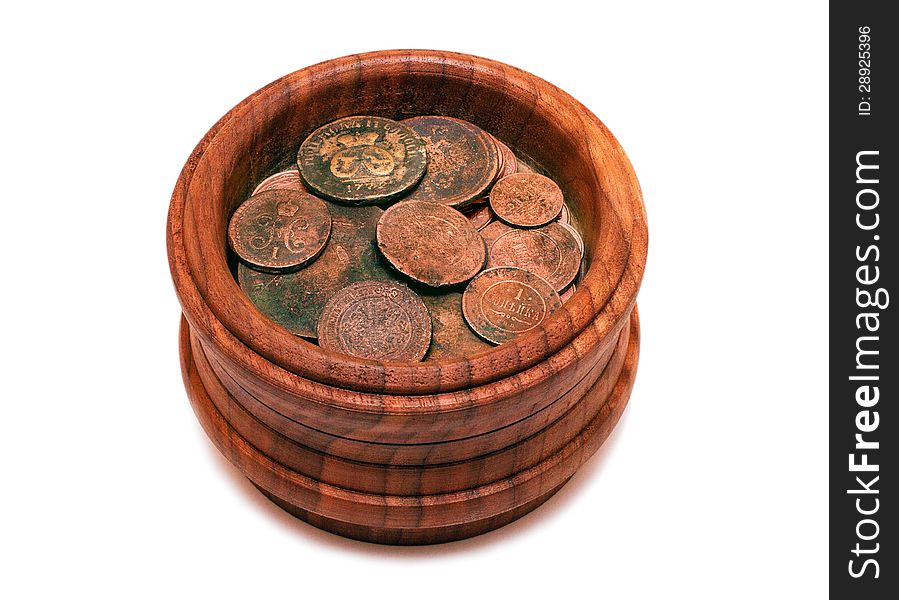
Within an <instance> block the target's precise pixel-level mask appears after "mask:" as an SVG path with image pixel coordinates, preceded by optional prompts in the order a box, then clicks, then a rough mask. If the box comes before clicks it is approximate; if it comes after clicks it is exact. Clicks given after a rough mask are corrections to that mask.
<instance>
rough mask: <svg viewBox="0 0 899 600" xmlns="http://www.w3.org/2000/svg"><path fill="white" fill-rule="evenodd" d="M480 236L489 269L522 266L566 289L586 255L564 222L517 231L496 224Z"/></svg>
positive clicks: (488, 227) (502, 224)
mask: <svg viewBox="0 0 899 600" xmlns="http://www.w3.org/2000/svg"><path fill="white" fill-rule="evenodd" d="M481 235H482V236H483V237H484V241H485V242H486V243H487V267H488V268H489V267H520V268H522V269H527V270H528V271H531V272H532V273H536V274H537V275H539V276H540V277H542V278H543V279H545V280H546V281H547V282H548V283H549V284H550V285H551V286H552V287H553V289H555V290H556V291H561V290H564V289H565V287H566V286H567V285H568V284H569V283H571V282H572V281H573V280H574V278H575V276H577V274H578V269H579V268H580V265H581V258H582V257H583V253H582V252H581V248H580V246H579V245H578V240H577V239H576V238H575V236H574V235H573V234H572V232H571V231H570V230H569V229H567V228H566V227H564V226H563V225H562V223H559V222H557V221H554V222H552V223H550V224H549V225H544V226H543V227H537V228H535V229H516V228H514V227H509V226H508V225H506V224H505V223H503V222H501V221H494V222H493V223H491V224H490V225H488V226H487V227H485V228H484V229H483V230H481Z"/></svg>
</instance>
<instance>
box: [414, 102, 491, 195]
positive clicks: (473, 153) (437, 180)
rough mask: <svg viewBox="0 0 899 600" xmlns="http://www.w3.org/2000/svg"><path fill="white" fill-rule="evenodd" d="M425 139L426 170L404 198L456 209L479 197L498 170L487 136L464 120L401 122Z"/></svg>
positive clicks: (429, 118) (436, 118) (427, 118)
mask: <svg viewBox="0 0 899 600" xmlns="http://www.w3.org/2000/svg"><path fill="white" fill-rule="evenodd" d="M403 123H404V124H406V125H408V126H409V127H411V128H412V129H413V130H414V131H415V132H416V133H417V134H418V135H420V136H421V137H422V139H424V140H425V144H426V147H427V152H428V169H427V172H426V173H425V175H424V177H423V178H422V180H421V183H419V184H418V187H416V188H415V189H414V190H412V192H411V193H410V194H409V196H408V197H407V199H408V200H425V201H427V202H436V203H439V204H445V205H447V206H455V207H460V206H464V205H466V204H468V203H469V202H472V201H474V200H476V199H477V198H480V197H482V196H483V195H484V193H485V192H486V191H487V188H488V187H489V186H490V184H491V183H493V180H494V178H495V177H496V173H497V171H498V169H499V152H498V149H497V146H496V144H495V143H494V142H493V139H492V138H491V136H490V134H488V133H487V132H485V131H484V130H482V129H480V128H479V127H477V126H476V125H473V124H471V123H469V122H467V121H462V120H460V119H454V118H452V117H442V116H422V117H412V118H411V119H406V120H404V121H403Z"/></svg>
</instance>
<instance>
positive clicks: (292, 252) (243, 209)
mask: <svg viewBox="0 0 899 600" xmlns="http://www.w3.org/2000/svg"><path fill="white" fill-rule="evenodd" d="M330 233H331V215H330V214H329V213H328V207H327V206H325V203H324V202H322V201H321V200H319V199H318V198H316V197H315V196H313V195H312V194H309V193H306V192H300V191H296V190H269V191H267V192H262V193H261V194H256V195H254V196H251V197H250V199H249V200H247V201H246V202H244V203H243V204H241V205H240V206H239V207H238V208H237V210H236V211H234V214H233V215H232V216H231V222H230V223H229V224H228V241H229V242H230V243H231V248H232V249H233V250H234V253H235V254H237V256H238V258H240V260H242V261H244V262H246V263H247V264H250V265H253V266H254V267H255V268H257V269H261V270H263V271H274V272H279V271H290V270H293V269H298V268H300V267H301V266H302V265H304V264H306V263H308V262H309V261H311V260H312V259H314V258H315V257H316V256H318V255H319V254H320V253H321V251H322V250H323V249H324V247H325V244H326V243H327V241H328V236H329V235H330Z"/></svg>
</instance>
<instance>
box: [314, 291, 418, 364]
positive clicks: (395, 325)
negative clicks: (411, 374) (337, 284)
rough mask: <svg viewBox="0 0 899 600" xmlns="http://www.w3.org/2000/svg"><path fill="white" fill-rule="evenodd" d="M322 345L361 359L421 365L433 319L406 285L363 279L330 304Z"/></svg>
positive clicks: (322, 325)
mask: <svg viewBox="0 0 899 600" xmlns="http://www.w3.org/2000/svg"><path fill="white" fill-rule="evenodd" d="M318 343H319V344H320V345H321V346H322V347H323V348H326V349H328V350H332V351H334V352H342V353H343V354H349V355H350V356H356V357H359V358H368V359H372V360H395V361H402V360H408V361H417V360H421V359H422V357H423V356H424V355H425V352H427V351H428V346H429V345H430V343H431V317H430V315H429V314H428V309H427V307H426V306H425V305H424V302H422V301H421V299H420V298H419V297H418V296H416V295H415V293H414V292H412V291H411V290H410V289H409V288H407V287H406V286H404V285H401V284H399V283H393V282H389V281H360V282H358V283H354V284H353V285H351V286H349V287H346V288H344V289H342V290H340V291H339V292H337V294H335V295H334V297H333V298H331V300H330V301H329V302H328V303H327V304H326V305H325V308H324V310H323V311H322V315H321V319H320V320H319V322H318Z"/></svg>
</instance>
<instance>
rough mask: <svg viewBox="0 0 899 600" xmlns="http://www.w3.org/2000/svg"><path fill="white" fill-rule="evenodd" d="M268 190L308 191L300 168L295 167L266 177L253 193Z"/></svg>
mask: <svg viewBox="0 0 899 600" xmlns="http://www.w3.org/2000/svg"><path fill="white" fill-rule="evenodd" d="M268 190H297V191H298V192H306V193H309V190H308V189H306V186H305V185H303V178H302V177H300V170H299V169H298V168H296V167H292V168H290V169H287V170H286V171H280V172H278V173H275V174H274V175H270V176H268V177H266V178H265V179H263V180H262V183H260V184H259V185H257V186H256V189H255V190H253V195H254V196H255V195H256V194H258V193H259V192H267V191H268Z"/></svg>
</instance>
